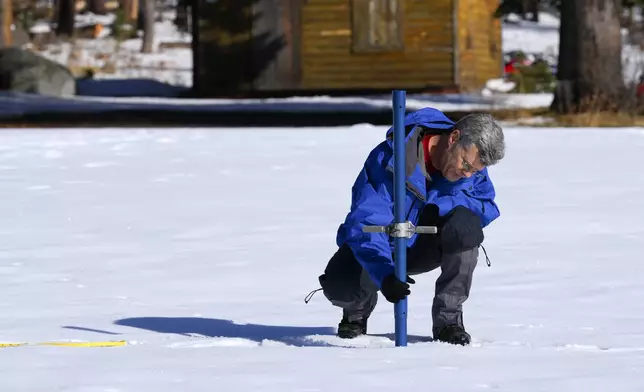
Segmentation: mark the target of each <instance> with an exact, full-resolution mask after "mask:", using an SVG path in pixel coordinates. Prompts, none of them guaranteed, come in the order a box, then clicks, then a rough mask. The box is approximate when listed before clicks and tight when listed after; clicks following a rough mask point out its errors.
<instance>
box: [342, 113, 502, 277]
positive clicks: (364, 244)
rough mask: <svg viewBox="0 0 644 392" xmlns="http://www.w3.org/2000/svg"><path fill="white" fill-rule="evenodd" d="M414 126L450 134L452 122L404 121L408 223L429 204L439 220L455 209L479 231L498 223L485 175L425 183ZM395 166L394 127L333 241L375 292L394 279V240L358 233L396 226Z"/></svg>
mask: <svg viewBox="0 0 644 392" xmlns="http://www.w3.org/2000/svg"><path fill="white" fill-rule="evenodd" d="M417 125H422V126H424V127H427V128H431V129H432V132H435V133H442V132H449V131H450V130H451V129H452V126H453V125H454V122H453V121H451V120H450V119H449V118H447V117H446V116H445V114H443V113H442V112H441V111H439V110H436V109H433V108H425V109H421V110H419V111H417V112H414V113H410V114H409V115H407V116H406V117H405V129H406V137H405V143H406V144H405V150H406V151H405V154H406V172H407V173H406V174H407V178H406V185H407V186H406V188H407V191H406V197H405V210H406V216H407V220H409V221H411V222H412V223H413V224H414V225H417V224H418V217H419V215H420V212H421V211H422V210H423V208H424V207H425V206H426V205H427V204H436V205H437V206H438V208H439V214H440V215H441V216H444V215H445V214H447V213H448V212H450V211H451V210H452V209H453V208H454V207H456V206H458V205H462V206H466V207H468V208H469V209H470V210H471V211H473V212H475V213H476V214H478V215H479V217H480V218H481V223H482V226H483V227H485V226H487V225H488V224H490V222H492V221H493V220H494V219H496V218H497V217H499V209H498V207H497V206H496V203H495V202H494V197H495V191H494V185H493V184H492V181H491V180H490V178H489V176H488V173H487V169H484V170H482V171H480V172H477V173H476V174H474V175H473V176H471V177H470V178H463V179H461V180H458V181H455V182H449V181H448V180H447V179H445V177H443V176H442V175H440V174H432V180H431V182H429V181H427V179H426V178H425V176H424V175H423V173H422V171H421V168H420V165H419V164H418V145H419V141H420V138H419V135H420V130H421V129H420V127H416V126H417ZM393 165H394V163H393V127H392V128H389V130H388V131H387V134H386V140H385V141H383V142H382V143H380V144H379V145H378V146H377V147H375V148H374V149H373V150H372V151H371V153H370V154H369V156H368V157H367V160H366V162H365V164H364V167H363V169H362V170H361V171H360V174H358V178H357V179H356V181H355V184H354V185H353V188H352V199H351V210H350V211H349V213H348V214H347V217H346V219H345V221H344V223H342V224H341V225H340V227H339V229H338V233H337V238H336V242H337V245H338V246H339V247H340V246H342V245H344V244H348V246H349V247H350V248H351V250H352V251H353V254H354V255H355V257H356V258H357V260H358V262H359V263H360V264H361V265H362V266H363V268H365V269H366V270H367V271H368V272H369V275H370V276H371V278H372V279H373V280H374V282H376V284H377V285H378V287H380V286H381V285H382V280H383V278H384V277H385V276H387V275H389V274H392V273H394V264H393V261H392V254H393V249H394V246H393V240H392V239H391V238H390V237H389V235H387V234H386V233H364V232H363V231H362V228H363V226H365V225H382V226H384V225H389V224H390V223H392V222H393V220H394V216H393V207H394V204H393V194H394V183H393V170H394V166H393ZM417 236H418V235H414V236H413V237H412V238H410V239H408V240H407V247H411V246H413V244H414V242H415V240H416V238H417Z"/></svg>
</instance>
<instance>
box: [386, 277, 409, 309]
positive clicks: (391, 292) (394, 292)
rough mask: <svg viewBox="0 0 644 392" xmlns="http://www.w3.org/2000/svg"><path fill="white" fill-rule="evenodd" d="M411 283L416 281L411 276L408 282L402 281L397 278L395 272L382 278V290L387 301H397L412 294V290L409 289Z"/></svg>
mask: <svg viewBox="0 0 644 392" xmlns="http://www.w3.org/2000/svg"><path fill="white" fill-rule="evenodd" d="M409 283H411V284H414V283H416V282H415V281H414V280H413V279H412V278H410V277H409V276H408V277H407V283H405V282H401V281H400V280H398V278H396V275H395V274H391V275H388V276H386V277H385V278H384V279H383V280H382V287H381V288H380V291H381V292H382V295H384V296H385V298H386V299H387V301H389V302H392V303H396V302H398V301H400V300H403V299H405V297H406V296H408V295H409V294H411V291H409Z"/></svg>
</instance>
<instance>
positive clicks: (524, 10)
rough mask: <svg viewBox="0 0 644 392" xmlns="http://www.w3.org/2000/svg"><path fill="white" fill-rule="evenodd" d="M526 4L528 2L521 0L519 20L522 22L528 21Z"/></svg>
mask: <svg viewBox="0 0 644 392" xmlns="http://www.w3.org/2000/svg"><path fill="white" fill-rule="evenodd" d="M528 3H530V0H521V19H523V20H526V19H528V16H527V15H528V8H529V7H528Z"/></svg>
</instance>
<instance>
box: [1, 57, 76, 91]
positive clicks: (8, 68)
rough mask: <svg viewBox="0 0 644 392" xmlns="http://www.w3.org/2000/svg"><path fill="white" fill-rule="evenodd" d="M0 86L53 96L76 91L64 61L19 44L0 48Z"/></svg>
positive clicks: (5, 88) (4, 88)
mask: <svg viewBox="0 0 644 392" xmlns="http://www.w3.org/2000/svg"><path fill="white" fill-rule="evenodd" d="M0 90H9V91H18V92H23V93H35V94H41V95H53V96H59V97H63V96H73V95H75V94H76V80H75V78H74V76H73V75H72V73H71V72H70V71H69V70H68V69H67V68H66V67H65V66H63V65H61V64H59V63H57V62H55V61H52V60H49V59H47V58H45V57H43V56H40V55H38V54H36V53H34V52H32V51H30V50H25V49H20V48H18V47H11V48H4V49H0Z"/></svg>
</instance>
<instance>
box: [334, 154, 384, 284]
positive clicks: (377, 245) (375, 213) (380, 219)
mask: <svg viewBox="0 0 644 392" xmlns="http://www.w3.org/2000/svg"><path fill="white" fill-rule="evenodd" d="M368 163H369V162H367V164H365V167H364V168H363V169H362V171H361V172H360V174H359V175H358V178H357V179H356V181H355V184H354V185H353V188H352V202H351V211H350V212H349V214H348V215H347V217H346V220H345V222H344V226H345V230H346V244H347V245H348V246H349V247H350V248H351V250H352V251H353V254H354V255H355V257H356V259H357V260H358V262H359V263H360V264H361V265H362V267H363V268H364V269H365V270H367V272H368V273H369V275H370V276H371V278H372V279H373V281H374V282H375V283H376V285H377V286H378V287H379V288H380V287H381V285H382V280H383V278H384V277H385V276H387V275H390V274H392V273H394V264H393V260H392V247H391V244H390V241H389V236H388V235H387V234H386V233H365V232H363V231H362V228H363V227H364V226H369V225H374V226H375V225H378V226H386V225H389V224H391V222H392V221H393V219H394V217H393V198H392V191H393V189H392V186H393V183H392V181H391V180H389V181H387V179H388V178H389V177H387V175H386V174H387V173H384V170H382V171H383V173H380V171H381V170H380V168H378V169H379V170H377V171H378V173H376V174H374V176H372V177H370V168H369V166H368ZM374 170H375V169H374ZM374 177H377V178H374Z"/></svg>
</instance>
